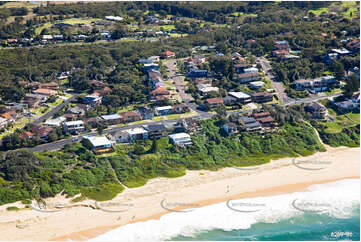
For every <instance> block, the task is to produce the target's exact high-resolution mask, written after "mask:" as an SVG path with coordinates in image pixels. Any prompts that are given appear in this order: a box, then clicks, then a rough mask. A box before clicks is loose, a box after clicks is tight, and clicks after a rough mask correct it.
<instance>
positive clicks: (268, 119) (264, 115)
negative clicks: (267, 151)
mask: <svg viewBox="0 0 361 242" xmlns="http://www.w3.org/2000/svg"><path fill="white" fill-rule="evenodd" d="M252 117H254V118H255V119H256V120H257V121H258V122H259V123H260V124H261V125H262V127H265V128H271V127H274V126H276V121H275V120H274V118H273V117H272V116H271V114H270V113H269V112H256V113H253V114H252Z"/></svg>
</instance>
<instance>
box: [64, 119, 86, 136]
mask: <svg viewBox="0 0 361 242" xmlns="http://www.w3.org/2000/svg"><path fill="white" fill-rule="evenodd" d="M63 126H64V130H65V131H66V132H69V133H78V132H83V131H84V130H85V126H84V122H83V121H82V120H76V121H69V122H65V123H64V124H63Z"/></svg>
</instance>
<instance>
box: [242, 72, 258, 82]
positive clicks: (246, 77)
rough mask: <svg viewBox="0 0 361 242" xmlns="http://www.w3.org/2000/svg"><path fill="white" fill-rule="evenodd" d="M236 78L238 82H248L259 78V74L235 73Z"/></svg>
mask: <svg viewBox="0 0 361 242" xmlns="http://www.w3.org/2000/svg"><path fill="white" fill-rule="evenodd" d="M236 78H237V80H238V81H239V82H240V83H248V82H251V81H257V80H259V79H261V75H260V73H258V72H249V73H242V74H237V75H236Z"/></svg>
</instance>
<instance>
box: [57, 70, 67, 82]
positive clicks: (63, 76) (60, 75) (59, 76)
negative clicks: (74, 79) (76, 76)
mask: <svg viewBox="0 0 361 242" xmlns="http://www.w3.org/2000/svg"><path fill="white" fill-rule="evenodd" d="M69 75H70V72H69V71H67V72H58V74H57V75H56V79H58V80H65V79H68V78H69Z"/></svg>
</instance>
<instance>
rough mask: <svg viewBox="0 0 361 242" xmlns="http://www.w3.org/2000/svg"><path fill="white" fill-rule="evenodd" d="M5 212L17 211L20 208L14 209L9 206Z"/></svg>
mask: <svg viewBox="0 0 361 242" xmlns="http://www.w3.org/2000/svg"><path fill="white" fill-rule="evenodd" d="M6 210H7V211H19V210H20V208H18V207H15V206H10V207H7V208H6Z"/></svg>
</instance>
